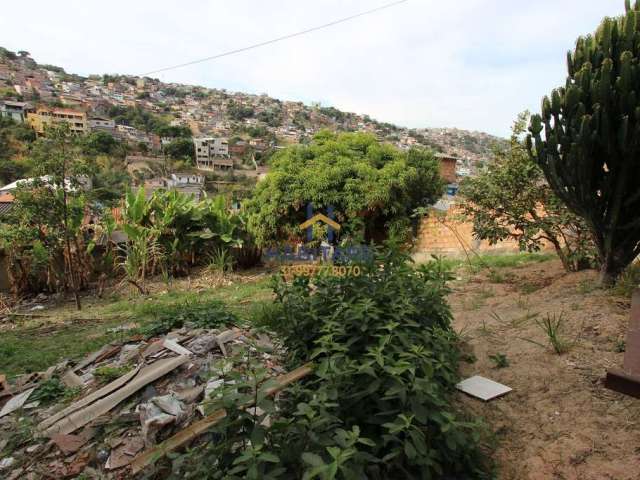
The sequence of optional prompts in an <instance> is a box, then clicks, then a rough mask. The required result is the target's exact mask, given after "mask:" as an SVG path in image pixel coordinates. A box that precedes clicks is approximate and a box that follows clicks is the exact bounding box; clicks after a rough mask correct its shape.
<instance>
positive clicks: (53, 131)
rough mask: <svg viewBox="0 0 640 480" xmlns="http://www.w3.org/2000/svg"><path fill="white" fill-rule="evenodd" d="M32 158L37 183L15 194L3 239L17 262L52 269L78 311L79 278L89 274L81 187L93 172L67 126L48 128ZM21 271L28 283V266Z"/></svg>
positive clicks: (26, 183) (18, 190)
mask: <svg viewBox="0 0 640 480" xmlns="http://www.w3.org/2000/svg"><path fill="white" fill-rule="evenodd" d="M31 155H32V159H33V165H34V171H33V173H34V174H35V175H36V177H35V178H33V179H32V180H31V181H28V182H24V183H23V184H20V185H19V187H18V188H17V190H16V193H15V201H14V208H13V209H12V211H11V213H10V218H9V221H8V223H7V224H5V225H4V226H3V228H2V229H0V235H1V236H2V239H3V240H4V245H5V247H6V248H7V249H8V250H9V251H10V256H11V257H12V259H13V260H16V259H20V258H21V257H24V256H28V257H29V259H30V260H29V262H28V263H29V264H30V265H31V266H33V265H34V264H35V263H46V264H47V265H50V266H52V267H50V271H52V273H53V274H54V275H55V276H56V277H57V278H59V279H60V282H61V285H62V288H64V289H67V288H70V289H71V290H72V292H73V294H74V297H75V301H76V307H77V308H78V309H80V308H81V303H80V297H79V289H80V286H81V278H80V277H81V276H82V274H81V272H84V273H86V272H87V270H88V269H87V268H85V267H86V265H85V264H84V263H85V259H84V258H83V253H84V252H85V249H83V248H82V247H81V244H82V242H81V239H80V238H79V237H80V228H81V224H82V218H83V214H84V205H85V202H84V194H83V192H82V188H81V186H82V185H81V182H82V180H83V179H84V178H87V177H86V174H87V172H88V171H89V170H90V166H89V165H88V164H87V162H86V159H85V157H84V156H83V155H82V150H81V146H80V145H79V139H78V137H77V136H75V135H73V134H72V133H71V131H70V129H69V126H68V125H66V124H60V125H53V126H51V127H49V128H48V129H47V131H46V136H45V137H44V138H42V139H40V140H38V141H37V142H36V143H35V144H34V145H33V149H32V152H31ZM27 252H30V255H29V254H28V253H27ZM35 252H39V254H38V255H35ZM43 252H44V253H46V256H45V257H43V256H42V254H43ZM36 260H37V261H36ZM20 270H22V273H23V275H22V277H23V278H26V277H27V276H28V274H27V273H25V271H26V270H25V265H24V264H22V265H21V266H20ZM23 285H24V282H23Z"/></svg>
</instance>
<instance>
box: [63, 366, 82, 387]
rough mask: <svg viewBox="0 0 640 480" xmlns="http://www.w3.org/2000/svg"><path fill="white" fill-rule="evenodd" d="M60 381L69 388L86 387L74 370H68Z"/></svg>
mask: <svg viewBox="0 0 640 480" xmlns="http://www.w3.org/2000/svg"><path fill="white" fill-rule="evenodd" d="M60 380H61V381H62V383H64V384H65V385H66V386H67V387H69V388H74V387H82V386H83V385H84V382H83V381H82V379H81V378H80V377H79V376H78V375H76V373H75V372H74V371H73V370H67V371H66V372H65V374H64V375H62V376H61V377H60Z"/></svg>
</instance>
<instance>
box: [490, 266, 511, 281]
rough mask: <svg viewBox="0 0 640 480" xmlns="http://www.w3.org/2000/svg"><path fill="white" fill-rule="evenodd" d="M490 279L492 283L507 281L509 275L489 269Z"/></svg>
mask: <svg viewBox="0 0 640 480" xmlns="http://www.w3.org/2000/svg"><path fill="white" fill-rule="evenodd" d="M489 281H490V282H491V283H505V282H506V281H507V277H506V275H504V274H503V273H501V272H499V271H498V270H493V269H491V270H490V271H489Z"/></svg>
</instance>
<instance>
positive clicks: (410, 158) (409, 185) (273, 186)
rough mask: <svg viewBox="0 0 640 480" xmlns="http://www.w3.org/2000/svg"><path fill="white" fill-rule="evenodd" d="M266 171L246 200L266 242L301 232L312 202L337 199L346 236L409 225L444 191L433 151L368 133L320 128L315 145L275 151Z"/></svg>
mask: <svg viewBox="0 0 640 480" xmlns="http://www.w3.org/2000/svg"><path fill="white" fill-rule="evenodd" d="M270 166H271V170H270V172H269V175H268V176H267V178H266V179H265V180H264V181H262V182H260V183H258V186H257V188H256V191H255V194H254V196H253V197H252V199H251V200H250V201H249V202H248V204H247V209H248V212H249V214H250V220H249V224H250V227H251V229H252V231H253V232H254V234H255V235H256V239H257V241H258V242H259V243H260V244H263V245H264V244H269V243H275V242H277V241H278V240H283V239H288V238H291V237H301V235H302V232H301V230H300V228H299V225H300V224H301V223H302V222H304V220H305V218H306V217H305V212H306V206H307V204H308V203H311V204H312V205H313V207H314V209H315V210H316V211H323V210H325V209H326V208H327V207H329V206H332V207H333V208H334V212H335V215H336V221H338V222H339V223H340V224H341V226H342V229H341V231H340V234H341V238H342V239H343V240H348V239H356V240H358V241H361V240H365V241H369V240H374V241H377V240H382V239H384V238H385V237H387V236H389V235H400V236H406V235H407V234H408V233H410V227H411V216H412V214H413V213H414V210H415V209H417V208H419V207H427V206H428V205H431V204H433V203H434V202H435V201H436V200H437V199H438V197H439V196H440V195H441V194H442V193H443V190H444V182H443V180H442V179H441V178H440V174H439V164H438V162H437V160H436V159H435V158H434V157H433V155H432V154H431V152H430V151H428V150H423V149H412V150H410V151H408V152H405V151H401V150H399V149H397V148H395V147H394V146H392V145H390V144H385V143H380V142H378V141H377V140H376V138H375V137H374V136H372V135H368V134H362V133H341V134H336V133H332V132H329V131H322V132H320V133H318V134H317V135H316V136H315V137H314V139H313V141H312V142H311V143H310V144H308V145H295V146H291V147H288V148H286V149H283V150H280V151H278V152H277V153H275V154H274V156H273V157H272V159H271V162H270Z"/></svg>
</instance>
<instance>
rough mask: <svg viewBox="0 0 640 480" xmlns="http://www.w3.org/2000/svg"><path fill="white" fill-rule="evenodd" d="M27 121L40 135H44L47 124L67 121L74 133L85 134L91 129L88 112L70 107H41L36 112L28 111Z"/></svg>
mask: <svg viewBox="0 0 640 480" xmlns="http://www.w3.org/2000/svg"><path fill="white" fill-rule="evenodd" d="M27 122H28V123H29V125H31V127H32V128H33V129H34V130H35V131H36V133H37V134H38V135H42V134H43V133H44V130H45V128H46V127H47V125H50V124H52V123H67V124H69V126H70V128H71V131H72V132H74V133H81V134H84V133H87V132H88V131H89V122H88V121H87V114H86V113H85V112H81V111H78V110H71V109H68V108H46V107H39V108H38V109H36V111H35V112H28V113H27Z"/></svg>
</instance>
